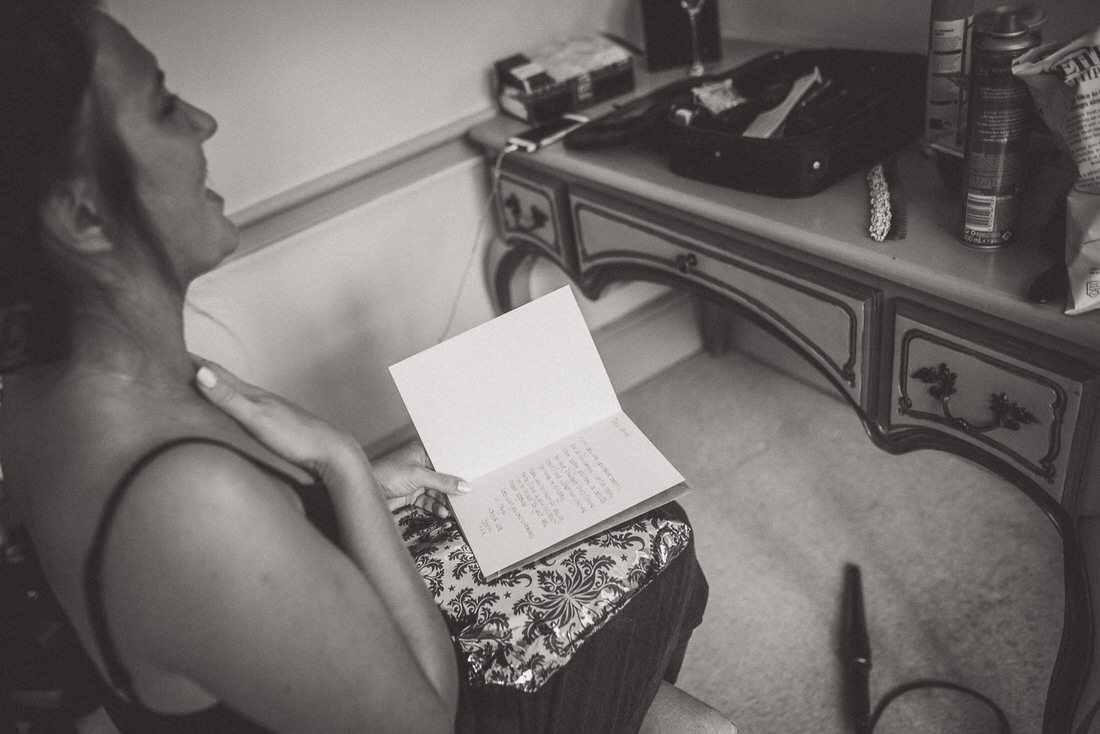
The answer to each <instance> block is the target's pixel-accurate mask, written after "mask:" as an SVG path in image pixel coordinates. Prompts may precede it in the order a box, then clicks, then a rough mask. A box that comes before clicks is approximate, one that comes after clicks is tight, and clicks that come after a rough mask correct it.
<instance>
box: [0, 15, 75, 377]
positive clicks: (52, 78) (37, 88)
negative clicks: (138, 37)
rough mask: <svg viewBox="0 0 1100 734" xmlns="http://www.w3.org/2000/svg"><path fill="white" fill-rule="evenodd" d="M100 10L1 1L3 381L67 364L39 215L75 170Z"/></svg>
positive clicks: (63, 292)
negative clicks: (25, 370) (19, 369)
mask: <svg viewBox="0 0 1100 734" xmlns="http://www.w3.org/2000/svg"><path fill="white" fill-rule="evenodd" d="M94 7H95V3H94V2H81V1H80V0H2V2H0V373H2V372H4V371H8V370H10V369H13V368H14V367H16V366H19V365H21V364H26V363H30V362H43V361H50V360H53V359H57V358H59V357H61V356H62V355H63V354H64V353H65V350H66V348H67V346H68V344H69V335H68V328H67V322H68V319H69V314H70V304H71V301H72V294H71V292H70V289H69V287H68V286H67V284H66V281H65V279H64V278H63V276H62V274H61V272H60V271H59V269H58V268H57V267H56V265H55V264H53V263H52V262H51V261H50V258H49V257H48V256H47V253H46V248H45V243H44V242H43V239H42V227H41V224H40V211H41V207H42V204H43V202H44V201H45V200H46V198H47V197H48V196H49V194H50V192H51V190H52V188H53V187H54V186H55V185H56V184H57V183H58V182H59V181H61V180H62V179H63V178H64V177H65V176H67V175H70V174H72V173H73V172H74V170H75V166H76V151H77V146H78V136H79V131H78V124H77V122H78V119H79V117H80V110H81V105H82V102H83V100H84V97H85V93H86V92H87V90H88V88H89V85H90V83H91V77H92V67H93V64H94V48H93V42H92V39H91V33H90V24H89V17H90V13H91V12H93V11H92V9H93V8H94Z"/></svg>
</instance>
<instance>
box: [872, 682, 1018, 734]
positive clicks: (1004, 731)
mask: <svg viewBox="0 0 1100 734" xmlns="http://www.w3.org/2000/svg"><path fill="white" fill-rule="evenodd" d="M928 688H941V689H947V690H951V691H958V692H959V693H965V694H966V695H968V696H972V697H974V698H976V699H978V700H979V701H981V702H982V703H984V704H985V705H986V706H988V707H989V708H990V709H992V710H993V714H994V716H996V717H997V722H998V723H999V724H1000V728H999V729H998V732H999V734H1011V732H1012V730H1011V728H1010V727H1009V725H1008V717H1007V716H1005V713H1004V711H1002V710H1001V708H1000V707H999V706H998V705H997V704H996V703H994V702H993V701H992V700H990V698H989V697H988V696H985V695H983V694H982V693H979V692H978V691H976V690H974V689H973V688H968V687H967V686H964V685H960V684H958V683H952V682H951V681H946V680H936V679H934V678H921V679H918V680H914V681H910V682H908V683H902V684H901V685H898V686H895V687H894V688H891V689H890V690H889V691H887V692H886V693H885V694H883V696H882V698H880V699H879V701H878V703H876V704H875V708H874V710H873V711H872V712H871V719H870V727H869V728H868V730H867V732H868V734H870V733H871V732H873V731H874V730H875V725H876V724H877V723H878V720H879V718H881V716H882V713H883V712H884V711H885V710H886V707H887V706H889V705H890V704H891V703H892V702H893V701H894V700H895V699H896V698H898V697H899V696H901V695H903V694H905V693H909V692H910V691H917V690H923V689H928Z"/></svg>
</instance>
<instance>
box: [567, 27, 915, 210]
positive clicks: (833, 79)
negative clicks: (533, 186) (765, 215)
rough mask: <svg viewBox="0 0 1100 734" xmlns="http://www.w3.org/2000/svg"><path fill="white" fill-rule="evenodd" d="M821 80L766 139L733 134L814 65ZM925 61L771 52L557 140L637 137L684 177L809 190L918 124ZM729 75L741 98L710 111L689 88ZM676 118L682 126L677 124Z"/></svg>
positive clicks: (882, 153) (572, 143) (602, 141)
mask: <svg viewBox="0 0 1100 734" xmlns="http://www.w3.org/2000/svg"><path fill="white" fill-rule="evenodd" d="M815 67H816V68H817V69H818V70H819V71H820V74H821V77H822V82H821V83H819V84H816V85H815V87H814V88H812V89H811V91H810V92H808V93H807V94H806V95H804V96H803V97H802V101H801V103H800V104H798V105H796V107H795V108H794V109H793V110H792V112H791V113H790V114H789V115H788V116H787V118H786V121H785V122H784V125H783V127H782V129H781V130H780V131H778V132H777V133H776V134H774V135H773V136H772V137H767V138H755V137H746V136H744V135H742V134H741V133H742V132H743V131H744V130H745V128H746V127H747V126H748V125H749V124H750V123H751V122H752V120H753V119H755V117H756V115H757V114H759V113H760V112H762V111H765V110H767V109H769V108H771V107H774V106H775V105H777V104H778V103H780V102H781V101H782V100H783V99H784V98H785V97H786V95H787V93H788V92H789V91H790V89H791V87H792V85H793V84H794V83H795V81H796V80H797V79H798V78H799V77H802V76H804V75H805V74H808V73H812V72H813V70H814V68H815ZM926 69H927V67H926V58H925V57H924V56H923V55H918V54H905V53H896V52H888V51H865V50H854V49H820V50H806V51H794V52H791V53H773V54H768V55H765V56H762V57H759V58H757V59H754V60H752V61H750V62H748V63H746V64H743V65H741V66H739V67H737V68H735V69H732V70H730V71H728V72H724V73H722V74H716V75H710V76H706V77H699V78H695V79H685V80H681V81H678V82H674V83H673V84H671V85H668V86H666V87H663V88H661V89H659V90H656V91H655V92H653V93H651V94H650V95H648V96H647V97H645V98H642V99H638V100H634V101H633V102H631V103H629V104H627V105H625V106H623V107H621V108H619V109H617V110H615V111H613V112H611V113H609V114H608V115H605V116H604V117H601V118H597V119H596V120H593V121H592V122H590V123H589V124H588V125H586V126H584V127H583V128H581V129H580V130H577V131H576V132H574V133H572V134H571V135H570V136H569V137H568V138H566V145H567V146H569V147H570V148H574V149H585V148H596V147H605V146H608V145H616V144H621V143H625V142H628V141H633V140H644V141H645V142H647V143H648V144H649V145H651V146H654V147H656V148H658V149H661V150H663V151H664V152H665V153H666V154H667V157H668V164H669V167H670V168H671V169H672V171H674V172H675V173H677V174H679V175H681V176H685V177H687V178H692V179H697V180H700V181H706V182H709V183H713V184H717V185H720V186H726V187H729V188H734V189H741V190H745V191H753V192H756V193H761V194H767V195H770V196H778V197H799V196H809V195H811V194H815V193H817V192H819V191H822V190H824V189H825V188H827V187H828V186H830V185H831V184H833V183H835V182H836V181H837V180H839V179H841V178H843V177H845V176H847V175H848V174H850V173H853V172H855V171H857V170H859V169H861V168H864V167H867V166H870V165H872V164H873V163H875V162H877V161H878V160H879V159H881V158H884V157H886V156H888V155H890V154H891V153H893V152H894V151H896V150H897V149H898V148H899V147H900V146H902V145H903V144H905V143H906V142H908V141H910V140H912V139H913V138H915V137H917V136H918V135H919V134H920V132H921V130H922V129H923V121H924V93H925V78H926V73H927V71H926ZM727 79H729V80H730V81H731V82H732V84H733V88H734V89H735V90H736V92H737V93H738V95H739V96H741V97H743V98H744V99H745V100H746V101H745V103H744V104H741V105H739V106H737V107H734V108H732V109H731V110H729V111H727V112H724V113H722V114H721V115H718V116H715V115H712V114H711V113H709V112H706V111H705V110H702V109H701V108H700V106H699V105H698V104H696V102H695V95H694V90H695V89H697V88H699V87H700V86H702V85H705V84H709V83H721V82H724V81H725V80H727ZM685 120H690V123H687V124H685V122H684V121H685Z"/></svg>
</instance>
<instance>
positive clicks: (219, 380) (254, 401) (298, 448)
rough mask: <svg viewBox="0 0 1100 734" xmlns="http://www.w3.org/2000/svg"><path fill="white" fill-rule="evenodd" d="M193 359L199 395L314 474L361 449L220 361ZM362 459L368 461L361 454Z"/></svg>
mask: <svg viewBox="0 0 1100 734" xmlns="http://www.w3.org/2000/svg"><path fill="white" fill-rule="evenodd" d="M197 362H198V364H199V365H201V366H199V369H198V371H197V372H196V373H195V383H196V384H197V385H198V388H199V392H200V393H201V394H202V395H204V396H205V397H206V398H207V399H208V400H209V401H210V402H211V403H213V404H214V405H216V406H217V407H219V408H220V409H221V410H223V411H224V412H225V413H226V414H228V415H229V416H230V417H231V418H233V419H234V420H236V421H237V423H239V424H240V425H241V426H242V427H243V428H244V429H245V430H246V431H248V432H249V433H250V434H252V436H253V437H254V438H255V439H256V440H257V441H259V442H260V443H262V444H263V445H265V446H266V447H267V448H269V449H271V450H272V451H274V452H275V453H277V454H279V455H280V456H282V457H283V458H284V459H286V460H287V461H290V462H291V463H293V464H296V465H298V466H300V467H302V468H303V469H305V470H306V471H308V472H309V473H310V474H312V475H313V476H316V477H322V478H323V476H324V475H325V473H326V470H327V469H328V467H329V466H330V464H331V463H332V462H334V461H337V460H341V459H345V460H346V458H347V457H348V456H349V455H354V452H356V451H358V452H359V453H362V449H361V448H360V447H359V445H358V444H357V443H356V441H355V438H354V437H353V436H351V435H349V434H346V433H343V432H341V431H338V430H337V429H336V428H334V427H333V426H331V425H329V424H328V423H326V422H325V421H323V420H321V419H320V418H318V417H316V416H314V415H312V414H311V413H309V412H307V411H305V410H303V409H302V408H299V407H298V406H296V405H294V404H293V403H291V402H289V401H287V400H284V399H283V398H281V397H279V396H278V395H275V394H274V393H271V392H268V391H267V390H264V389H262V388H259V387H256V386H255V385H250V384H249V383H247V382H245V381H244V380H242V379H240V378H239V377H237V376H236V375H234V374H233V373H231V372H229V371H228V370H226V369H225V368H224V367H221V366H220V365H217V364H214V363H213V362H206V361H203V360H197ZM349 450H350V453H349ZM362 459H363V461H364V462H365V461H366V457H365V456H363V457H362Z"/></svg>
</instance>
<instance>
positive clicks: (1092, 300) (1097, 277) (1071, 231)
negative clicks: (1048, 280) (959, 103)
mask: <svg viewBox="0 0 1100 734" xmlns="http://www.w3.org/2000/svg"><path fill="white" fill-rule="evenodd" d="M1012 73H1013V74H1015V75H1016V77H1018V78H1019V79H1021V80H1022V81H1023V82H1024V83H1026V84H1027V86H1028V88H1029V89H1030V91H1031V96H1032V98H1033V99H1034V100H1035V106H1036V108H1037V109H1038V112H1039V115H1040V117H1042V119H1043V121H1044V122H1045V123H1046V124H1047V126H1048V127H1049V128H1050V130H1051V132H1052V133H1053V134H1054V137H1055V139H1056V140H1057V142H1058V145H1059V146H1060V147H1061V148H1062V150H1063V151H1064V152H1065V153H1066V154H1067V155H1068V156H1069V157H1070V158H1071V159H1072V160H1073V161H1074V163H1075V164H1076V166H1077V179H1076V181H1075V182H1074V185H1073V188H1072V189H1071V190H1070V192H1069V194H1068V196H1067V197H1066V252H1065V260H1066V271H1067V274H1068V276H1069V293H1068V295H1067V299H1066V309H1065V312H1066V313H1067V314H1070V315H1074V314H1080V313H1085V312H1086V311H1092V310H1094V309H1097V308H1100V27H1098V28H1096V29H1094V30H1092V31H1090V32H1089V33H1085V34H1083V35H1081V36H1078V37H1077V38H1075V39H1074V40H1072V41H1070V42H1069V43H1050V44H1045V45H1042V46H1039V47H1037V48H1034V49H1032V50H1030V51H1028V52H1026V53H1025V54H1023V55H1022V56H1020V57H1019V58H1018V59H1016V61H1015V62H1014V63H1013V64H1012Z"/></svg>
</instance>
